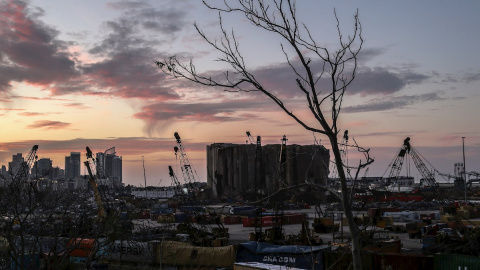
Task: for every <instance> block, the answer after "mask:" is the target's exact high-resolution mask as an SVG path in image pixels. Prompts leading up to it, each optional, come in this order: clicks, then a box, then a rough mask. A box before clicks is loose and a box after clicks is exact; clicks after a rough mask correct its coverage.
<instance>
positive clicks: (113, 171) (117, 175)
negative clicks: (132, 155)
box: [97, 152, 122, 187]
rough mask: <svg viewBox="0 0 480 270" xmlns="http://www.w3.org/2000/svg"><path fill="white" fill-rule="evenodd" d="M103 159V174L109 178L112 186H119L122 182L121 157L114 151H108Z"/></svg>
mask: <svg viewBox="0 0 480 270" xmlns="http://www.w3.org/2000/svg"><path fill="white" fill-rule="evenodd" d="M102 154H103V153H102ZM97 159H98V154H97ZM103 160H104V167H103V168H104V170H103V171H104V173H105V176H106V177H108V178H109V179H110V181H111V183H112V185H113V186H117V187H118V186H120V185H121V184H122V157H121V156H117V155H116V153H115V152H110V153H107V154H106V155H104V159H103ZM97 162H98V160H97Z"/></svg>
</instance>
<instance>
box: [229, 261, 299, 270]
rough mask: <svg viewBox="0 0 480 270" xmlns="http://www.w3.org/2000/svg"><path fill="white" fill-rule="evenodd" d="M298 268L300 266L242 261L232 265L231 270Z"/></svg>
mask: <svg viewBox="0 0 480 270" xmlns="http://www.w3.org/2000/svg"><path fill="white" fill-rule="evenodd" d="M287 269H288V270H300V268H294V267H285V266H281V265H274V264H269V263H258V262H244V263H235V264H234V265H233V270H287Z"/></svg>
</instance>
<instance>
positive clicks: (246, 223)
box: [243, 216, 281, 227]
mask: <svg viewBox="0 0 480 270" xmlns="http://www.w3.org/2000/svg"><path fill="white" fill-rule="evenodd" d="M277 219H278V220H277ZM259 220H260V221H261V224H262V227H271V226H273V225H274V223H275V222H281V218H280V217H274V216H265V217H261V218H259ZM254 226H255V218H247V217H245V218H243V227H254Z"/></svg>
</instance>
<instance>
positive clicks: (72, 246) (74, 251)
mask: <svg viewBox="0 0 480 270" xmlns="http://www.w3.org/2000/svg"><path fill="white" fill-rule="evenodd" d="M94 247H95V239H82V238H72V239H70V241H69V242H68V247H67V248H68V249H69V250H70V251H69V256H70V257H83V258H87V257H89V256H90V255H91V253H92V252H93V249H94Z"/></svg>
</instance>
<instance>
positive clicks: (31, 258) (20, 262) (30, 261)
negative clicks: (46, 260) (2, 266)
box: [10, 254, 40, 270]
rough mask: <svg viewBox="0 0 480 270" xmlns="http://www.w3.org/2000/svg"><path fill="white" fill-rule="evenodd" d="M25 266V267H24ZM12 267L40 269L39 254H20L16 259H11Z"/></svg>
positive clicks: (15, 268) (15, 269) (13, 269)
mask: <svg viewBox="0 0 480 270" xmlns="http://www.w3.org/2000/svg"><path fill="white" fill-rule="evenodd" d="M22 266H23V267H22ZM10 269H12V270H17V269H40V255H39V254H25V255H23V256H22V255H19V256H18V257H17V258H16V260H11V265H10Z"/></svg>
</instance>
